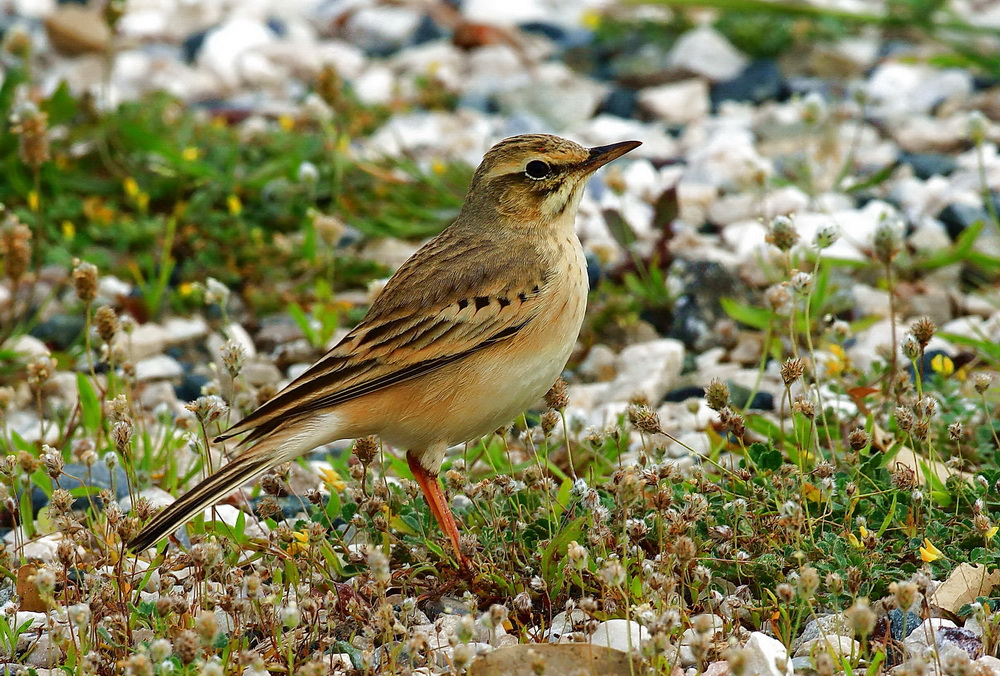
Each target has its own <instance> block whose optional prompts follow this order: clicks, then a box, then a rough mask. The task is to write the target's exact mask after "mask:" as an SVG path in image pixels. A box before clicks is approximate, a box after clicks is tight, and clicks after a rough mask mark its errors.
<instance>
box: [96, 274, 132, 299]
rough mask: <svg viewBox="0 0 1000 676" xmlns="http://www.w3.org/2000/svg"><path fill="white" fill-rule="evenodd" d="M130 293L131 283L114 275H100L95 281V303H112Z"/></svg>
mask: <svg viewBox="0 0 1000 676" xmlns="http://www.w3.org/2000/svg"><path fill="white" fill-rule="evenodd" d="M130 293H132V285H131V284H129V283H128V282H125V281H122V280H121V279H118V278H117V277H115V276H114V275H101V278H100V279H99V280H98V282H97V298H98V300H97V303H98V304H103V303H114V302H116V301H118V299H120V298H124V297H127V296H128V295H129V294H130Z"/></svg>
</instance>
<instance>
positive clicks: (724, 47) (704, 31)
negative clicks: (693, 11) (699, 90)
mask: <svg viewBox="0 0 1000 676" xmlns="http://www.w3.org/2000/svg"><path fill="white" fill-rule="evenodd" d="M669 59H670V64H671V65H672V66H673V67H675V68H683V69H684V70H687V71H690V72H692V73H696V74H697V75H702V76H704V77H707V78H708V79H709V80H712V81H714V82H718V81H721V80H729V79H731V78H734V77H736V76H737V75H739V74H740V72H741V71H742V70H743V68H744V67H746V64H747V58H746V57H745V56H744V55H743V54H741V53H740V52H739V50H737V49H736V48H735V47H733V46H732V44H730V42H729V40H727V39H726V38H725V37H723V36H722V34H721V33H719V32H718V31H716V30H715V29H714V28H712V27H710V26H707V25H706V26H699V27H698V28H695V29H694V30H691V31H688V32H687V33H685V34H684V35H682V36H681V37H680V39H678V40H677V43H676V44H675V45H674V48H673V49H671V50H670V57H669Z"/></svg>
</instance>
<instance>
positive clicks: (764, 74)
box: [711, 59, 788, 110]
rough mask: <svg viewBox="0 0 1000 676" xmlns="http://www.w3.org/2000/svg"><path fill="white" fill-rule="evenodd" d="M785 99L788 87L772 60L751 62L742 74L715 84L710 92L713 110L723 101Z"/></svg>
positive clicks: (749, 101)
mask: <svg viewBox="0 0 1000 676" xmlns="http://www.w3.org/2000/svg"><path fill="white" fill-rule="evenodd" d="M786 98H788V85H787V84H785V78H784V76H783V75H782V74H781V68H780V67H779V66H778V62H777V61H774V60H772V59H757V60H756V61H751V62H750V64H749V65H747V67H746V68H744V69H743V72H742V73H740V74H739V75H737V76H736V77H734V78H733V79H731V80H726V81H725V82H719V83H717V84H716V85H714V86H713V87H712V91H711V99H712V108H713V110H714V109H716V108H718V106H719V104H720V103H722V102H723V101H746V102H748V103H763V102H765V101H783V100H784V99H786Z"/></svg>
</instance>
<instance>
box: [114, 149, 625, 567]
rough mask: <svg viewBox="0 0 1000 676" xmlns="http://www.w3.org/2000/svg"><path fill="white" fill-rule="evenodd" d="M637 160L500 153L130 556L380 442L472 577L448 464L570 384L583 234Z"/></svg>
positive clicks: (136, 542) (554, 152)
mask: <svg viewBox="0 0 1000 676" xmlns="http://www.w3.org/2000/svg"><path fill="white" fill-rule="evenodd" d="M639 145H641V143H640V142H639V141H623V142H621V143H613V144H611V145H604V146H599V147H594V148H587V147H584V146H582V145H580V144H578V143H575V142H573V141H570V140H567V139H564V138H560V137H558V136H552V135H548V134H525V135H520V136H513V137H510V138H507V139H504V140H502V141H500V142H499V143H497V144H496V145H494V146H493V147H492V148H490V149H489V150H488V151H487V152H486V154H485V155H484V156H483V159H482V162H481V163H480V165H479V167H478V168H477V169H476V171H475V172H474V174H473V177H472V180H471V182H470V184H469V189H468V192H467V194H466V198H465V201H464V203H463V205H462V208H461V210H460V211H459V214H458V216H457V217H456V219H455V220H454V221H453V222H452V223H451V224H450V225H449V226H448V227H446V228H445V229H444V230H442V231H441V233H440V234H438V235H437V236H436V237H434V238H432V239H431V240H429V241H428V242H427V243H426V244H424V245H423V246H422V247H420V248H419V249H418V250H417V251H416V252H415V253H414V254H413V255H412V256H411V257H410V258H409V259H408V260H407V261H406V262H405V263H403V265H402V266H401V267H400V268H399V269H398V270H397V271H396V272H395V274H393V275H392V277H391V278H390V279H389V281H388V282H387V283H386V285H385V287H384V288H383V290H382V291H381V292H380V293H379V294H378V296H377V297H376V298H375V300H374V301H373V302H372V304H371V306H370V307H369V309H368V312H367V314H365V316H364V317H363V318H362V320H361V322H360V323H359V324H357V326H355V327H354V329H352V330H351V331H350V332H349V333H348V334H347V335H346V336H345V337H344V338H343V339H342V340H341V341H340V342H338V343H337V344H336V345H335V346H334V347H333V348H331V349H330V350H329V351H328V352H327V353H326V354H324V355H323V356H322V357H321V358H320V359H319V360H318V361H317V362H316V363H315V364H313V365H312V366H311V367H309V368H308V369H307V370H306V371H305V372H303V373H302V374H301V375H299V376H298V377H297V378H296V379H295V380H294V381H292V382H291V383H289V384H288V385H287V386H286V387H284V388H283V389H282V390H281V391H279V392H278V393H277V394H276V395H275V396H274V397H273V398H271V399H270V400H269V401H267V402H266V403H264V404H263V405H261V406H260V407H259V408H257V409H256V410H255V411H253V412H252V413H250V414H249V415H247V416H246V417H244V418H243V419H242V420H240V421H239V422H237V423H236V424H234V425H232V426H231V427H230V428H229V429H228V430H226V431H225V432H224V433H222V434H221V435H219V436H218V437H216V439H215V441H216V442H219V443H221V442H224V441H226V440H227V439H231V438H233V437H236V436H238V435H245V436H244V437H243V438H242V440H241V441H239V443H238V445H237V446H236V450H235V452H234V453H233V458H232V459H231V460H230V461H229V463H228V464H226V465H223V466H222V467H221V468H220V469H218V470H217V471H216V472H215V473H214V474H211V475H209V476H208V477H207V478H205V479H204V480H203V481H202V482H201V483H199V484H197V485H196V486H194V487H193V488H192V489H191V490H189V491H188V492H187V493H186V494H184V495H182V496H181V497H180V498H178V499H177V500H176V501H175V502H173V503H172V504H170V505H169V506H167V507H166V508H165V509H163V510H162V511H160V512H159V513H157V514H156V515H154V516H153V518H152V519H151V520H150V521H149V522H148V523H147V524H146V525H145V526H144V527H143V528H142V529H141V530H140V531H139V533H138V534H137V535H136V536H135V537H133V538H132V539H131V540H130V541H129V542H128V545H127V546H128V548H130V549H131V550H132V551H135V552H142V551H144V550H146V549H148V548H150V547H152V546H153V545H155V544H156V543H157V542H159V541H160V540H161V539H163V538H164V537H166V536H167V535H169V534H171V533H173V532H174V531H176V530H177V529H178V528H180V527H181V526H183V525H184V524H185V523H186V522H187V521H189V520H190V519H192V518H193V517H194V516H195V515H197V514H199V513H201V512H202V511H203V510H204V509H205V508H207V507H210V506H212V505H214V504H216V503H217V502H218V501H219V500H220V499H222V498H224V497H225V496H227V495H229V494H230V493H231V492H233V491H234V490H236V489H237V488H239V487H240V486H242V485H243V484H245V483H247V482H249V481H251V480H253V479H254V478H256V477H257V476H259V475H260V474H262V473H263V472H265V471H266V470H267V469H269V468H270V467H273V466H275V465H278V464H280V463H284V462H288V461H290V460H293V459H295V458H297V457H299V456H301V455H303V454H305V453H307V452H309V451H310V450H312V449H314V448H316V447H317V446H321V445H323V444H327V443H331V442H333V441H336V440H340V439H357V438H362V437H366V436H370V435H377V436H378V437H379V438H380V439H381V440H382V441H383V443H385V444H388V445H389V446H390V447H391V448H393V449H405V452H406V460H407V465H408V466H409V468H410V471H411V472H412V474H413V477H414V478H415V479H416V481H417V483H418V484H419V485H420V488H421V490H422V492H423V495H424V497H425V498H426V501H427V504H428V506H429V507H430V511H431V513H432V515H433V516H434V518H435V520H436V521H437V523H438V525H439V527H440V528H441V531H442V533H443V534H444V535H446V536H447V537H448V539H449V540H450V542H451V546H452V548H453V549H454V552H455V557H456V562H457V563H458V564H459V566H460V567H462V568H463V569H467V568H468V567H469V565H470V562H469V559H468V558H467V557H466V556H465V554H464V553H463V552H462V548H461V546H460V542H459V531H458V526H457V525H456V522H455V518H454V516H453V515H452V513H451V510H450V508H449V506H448V501H447V500H446V498H445V495H444V492H443V490H442V488H441V484H440V482H439V480H438V473H439V472H440V469H441V466H442V463H443V461H444V457H445V452H446V450H447V449H448V448H449V447H452V446H454V445H456V444H461V443H463V442H467V441H469V440H472V439H476V438H479V437H482V436H484V435H486V434H489V433H491V432H493V431H495V430H496V429H499V428H500V427H502V426H504V425H506V424H508V423H510V422H511V421H512V420H514V419H515V418H516V417H517V416H519V415H520V414H521V413H523V412H524V411H525V410H526V409H528V408H529V407H531V406H532V405H533V404H535V403H537V402H538V401H539V400H540V399H541V397H542V396H543V395H544V394H545V393H546V392H547V391H548V390H549V389H550V387H551V386H552V385H553V383H554V382H555V381H556V380H557V379H558V378H559V376H560V375H561V373H562V371H563V369H564V368H565V366H566V363H567V361H568V360H569V356H570V353H571V352H572V350H573V347H574V345H575V344H576V340H577V337H578V335H579V332H580V328H581V326H582V324H583V318H584V313H585V311H586V304H587V294H588V291H589V288H588V287H589V283H588V275H587V263H586V260H585V258H584V252H583V247H582V246H581V244H580V241H579V239H578V238H577V235H576V227H575V221H576V214H577V210H578V207H579V204H580V199H581V197H582V195H583V192H584V187H585V185H586V183H587V180H588V178H589V177H590V176H591V175H592V174H593V173H594V172H595V171H596V170H597V169H599V168H600V167H602V166H604V165H605V164H607V163H608V162H611V161H612V160H615V159H617V158H619V157H621V156H622V155H624V154H625V153H628V152H630V151H631V150H634V149H635V148H636V147H638V146H639Z"/></svg>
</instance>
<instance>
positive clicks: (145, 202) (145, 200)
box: [135, 192, 149, 211]
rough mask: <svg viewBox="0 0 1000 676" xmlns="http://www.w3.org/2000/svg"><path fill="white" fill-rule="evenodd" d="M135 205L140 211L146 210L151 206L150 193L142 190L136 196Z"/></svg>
mask: <svg viewBox="0 0 1000 676" xmlns="http://www.w3.org/2000/svg"><path fill="white" fill-rule="evenodd" d="M135 205H136V206H137V207H139V210H140V211H146V210H147V209H148V208H149V193H148V192H140V193H139V194H138V195H137V196H136V198H135Z"/></svg>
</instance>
